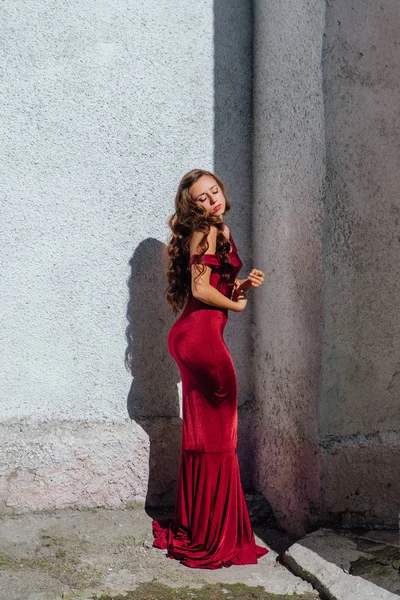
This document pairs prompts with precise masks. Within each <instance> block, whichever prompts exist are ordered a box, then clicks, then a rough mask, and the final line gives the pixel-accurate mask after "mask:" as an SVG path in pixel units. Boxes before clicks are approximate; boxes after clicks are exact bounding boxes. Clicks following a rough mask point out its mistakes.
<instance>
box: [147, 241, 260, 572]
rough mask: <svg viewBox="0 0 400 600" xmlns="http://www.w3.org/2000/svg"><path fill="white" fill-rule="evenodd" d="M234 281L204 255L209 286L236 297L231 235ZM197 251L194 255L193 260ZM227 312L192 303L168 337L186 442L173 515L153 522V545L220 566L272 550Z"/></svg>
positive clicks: (193, 562)
mask: <svg viewBox="0 0 400 600" xmlns="http://www.w3.org/2000/svg"><path fill="white" fill-rule="evenodd" d="M229 241H230V243H231V251H230V253H229V258H230V261H231V263H232V265H233V266H234V270H233V272H232V274H231V276H230V281H228V282H226V281H223V280H222V279H221V277H220V273H219V259H218V257H217V255H215V254H205V255H203V257H201V262H204V264H206V265H208V266H210V267H211V275H210V283H211V285H212V286H214V287H215V288H217V289H218V290H219V291H220V292H221V293H223V294H224V295H226V296H227V297H230V295H231V291H232V286H233V282H234V280H235V278H236V277H237V275H238V273H239V271H240V269H241V267H242V261H241V260H240V258H239V255H238V253H237V249H236V245H235V242H234V241H233V238H232V235H230V237H229ZM198 260H199V255H195V254H193V255H192V256H191V257H190V263H189V264H190V265H191V264H193V262H196V261H198ZM227 319H228V310H227V309H221V308H219V307H214V306H211V305H209V304H205V303H204V302H201V301H200V300H198V299H197V298H194V297H193V295H192V294H191V292H189V296H188V300H187V303H186V305H185V308H184V310H183V312H182V313H181V315H180V317H179V318H178V319H177V320H176V321H175V323H174V325H173V326H172V328H171V330H170V333H169V336H168V348H169V352H170V353H171V355H172V357H173V358H174V359H175V361H176V362H177V364H178V367H179V370H180V373H181V379H182V447H181V458H180V468H179V479H178V489H177V499H176V506H175V513H174V517H173V518H172V519H159V520H153V521H152V528H153V534H154V537H155V539H154V542H153V546H155V547H157V548H162V549H167V555H166V556H167V557H168V558H173V559H176V560H179V561H180V562H181V563H182V564H184V565H185V566H188V567H194V568H200V569H219V568H222V567H224V566H225V567H230V566H231V565H245V564H256V563H257V559H258V558H260V557H261V556H263V555H265V554H267V552H268V549H267V548H264V547H262V546H258V545H256V543H255V538H254V533H253V530H252V527H251V523H250V518H249V513H248V509H247V505H246V500H245V497H244V493H243V488H242V485H241V479H240V471H239V462H238V456H237V430H238V393H237V381H236V373H235V368H234V365H233V362H232V358H231V355H230V353H229V351H228V348H227V346H226V344H225V341H224V338H223V332H224V328H225V325H226V323H227Z"/></svg>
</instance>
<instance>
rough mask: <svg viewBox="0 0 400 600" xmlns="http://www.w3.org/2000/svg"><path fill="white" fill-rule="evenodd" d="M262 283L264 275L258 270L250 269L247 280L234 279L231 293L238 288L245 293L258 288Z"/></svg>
mask: <svg viewBox="0 0 400 600" xmlns="http://www.w3.org/2000/svg"><path fill="white" fill-rule="evenodd" d="M263 281H264V273H263V272H262V271H260V270H259V269H252V270H251V271H250V273H249V274H248V276H247V279H235V283H234V288H233V289H234V292H233V293H235V291H236V289H239V288H241V289H242V290H243V292H245V293H246V292H247V291H248V290H251V289H254V288H258V287H260V285H261V284H262V282H263Z"/></svg>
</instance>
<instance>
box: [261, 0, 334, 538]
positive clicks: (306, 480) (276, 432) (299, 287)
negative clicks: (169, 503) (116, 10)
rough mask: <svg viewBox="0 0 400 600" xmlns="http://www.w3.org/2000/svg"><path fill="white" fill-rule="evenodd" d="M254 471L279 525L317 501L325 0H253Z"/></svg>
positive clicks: (302, 523)
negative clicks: (259, 274) (259, 282)
mask: <svg viewBox="0 0 400 600" xmlns="http://www.w3.org/2000/svg"><path fill="white" fill-rule="evenodd" d="M255 13H256V15H257V18H256V19H255V29H254V36H255V39H254V73H255V81H254V160H253V165H254V170H253V175H254V214H253V240H254V263H255V266H257V267H259V268H261V269H262V270H263V271H264V272H265V283H264V284H263V286H262V287H261V288H260V289H259V290H257V291H256V292H255V296H254V299H255V303H254V308H255V313H254V321H255V324H254V328H253V334H254V348H255V354H254V378H255V382H256V405H255V430H254V431H255V440H254V442H255V446H254V479H255V484H256V486H257V489H258V490H260V491H261V492H262V493H263V494H264V495H265V497H266V498H267V500H268V501H269V502H270V504H271V507H272V509H273V511H274V513H275V516H276V517H277V519H278V521H279V522H280V523H281V525H282V526H283V527H285V528H287V529H288V530H291V531H293V532H295V533H302V532H303V531H304V530H305V529H307V528H309V527H310V526H312V523H313V521H314V520H315V518H316V516H317V513H318V509H319V497H320V489H319V486H320V481H319V454H318V430H317V413H318V401H319V374H320V360H321V324H322V320H321V315H322V260H321V258H322V248H321V241H320V233H321V220H322V207H321V196H322V185H323V179H324V150H325V149H324V126H323V99H322V79H321V46H322V33H323V26H324V3H323V2H321V1H320V0H312V1H302V2H298V1H290V0H288V1H283V2H279V3H277V2H271V1H270V0H256V2H255Z"/></svg>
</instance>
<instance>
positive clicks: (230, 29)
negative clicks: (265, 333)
mask: <svg viewBox="0 0 400 600" xmlns="http://www.w3.org/2000/svg"><path fill="white" fill-rule="evenodd" d="M213 10H214V9H213V3H212V2H211V1H210V0H200V1H198V2H189V3H188V2H186V1H184V0H179V1H176V2H174V3H173V4H171V3H170V2H167V1H165V0H161V1H160V0H157V2H155V1H154V2H153V1H151V0H150V1H149V0H146V2H144V1H143V0H142V1H136V2H134V3H132V2H125V1H124V0H85V1H84V2H68V3H54V2H50V1H49V0H27V1H25V2H22V1H20V0H16V1H15V2H13V3H9V4H4V5H3V6H2V19H1V25H0V27H1V38H2V43H3V59H2V71H3V72H2V78H3V80H2V81H3V93H2V110H1V115H0V132H1V139H2V144H1V150H0V152H1V156H0V178H1V181H2V186H3V192H4V196H3V198H2V201H1V209H2V219H1V234H2V245H1V248H0V253H1V254H0V259H1V265H2V277H1V282H0V285H1V288H2V289H1V310H0V315H1V321H2V322H1V328H2V331H3V336H4V337H3V343H2V344H1V357H0V362H1V365H2V374H1V384H0V393H1V404H2V422H3V425H4V426H3V427H2V428H1V432H0V436H1V438H0V444H1V447H2V449H3V450H4V451H5V452H4V454H3V456H4V457H5V460H3V461H2V463H1V465H0V479H1V487H0V489H1V492H0V494H1V496H0V502H1V503H2V505H1V510H3V511H5V512H12V511H14V510H15V511H23V510H25V509H26V510H27V509H33V508H41V507H50V506H65V505H69V504H77V505H82V504H83V505H89V506H90V505H93V504H104V505H112V506H116V505H118V502H121V503H125V502H127V501H129V500H137V499H144V498H145V497H146V498H147V500H148V502H149V503H153V504H158V503H162V504H172V503H173V502H174V500H175V484H176V477H177V472H178V466H179V464H178V461H179V443H180V440H179V435H180V409H179V376H178V375H179V374H178V373H177V370H176V368H175V365H174V363H173V361H172V358H171V357H170V356H169V354H168V350H167V344H166V339H167V334H168V330H169V328H170V326H171V325H172V323H173V320H174V317H173V315H172V313H171V312H170V311H169V309H168V307H167V305H166V303H165V301H164V299H163V292H164V289H165V281H164V279H163V268H164V264H163V249H164V246H165V242H166V240H167V237H168V235H169V230H168V226H167V222H166V221H167V217H168V216H169V215H170V214H171V213H172V211H173V200H174V195H175V191H176V187H177V184H178V182H179V179H180V178H181V176H182V175H183V173H185V172H186V171H187V170H189V169H191V168H194V167H201V168H207V169H211V170H213V168H215V170H216V171H217V173H218V174H219V175H220V176H221V177H222V178H223V179H224V180H225V181H226V183H227V185H228V192H229V194H230V197H231V199H232V200H233V203H234V207H235V208H234V210H233V212H232V215H231V216H229V219H227V222H228V223H229V225H230V226H231V228H232V231H233V233H234V235H235V241H236V242H237V244H238V247H239V250H240V251H241V255H242V257H243V260H244V262H246V263H248V260H249V251H250V235H249V227H250V212H249V210H250V208H249V207H250V202H249V195H250V191H251V190H250V189H249V182H250V158H251V157H250V144H249V138H250V136H249V131H250V126H249V123H250V119H251V104H250V100H251V90H250V87H249V85H248V81H249V80H251V64H250V57H251V28H250V24H251V18H250V12H249V4H248V3H244V4H243V3H241V2H239V0H238V1H237V2H236V3H231V4H230V5H229V6H227V7H225V9H224V10H223V9H222V7H220V11H221V12H220V13H219V18H218V20H217V21H216V17H215V14H214V12H213ZM224 19H225V21H224ZM239 23H241V29H240V28H239ZM217 26H218V27H217ZM216 58H217V59H218V60H217V61H216ZM235 68H237V69H238V71H237V76H236V77H232V74H234V73H235ZM217 69H218V70H217ZM224 98H225V102H224ZM244 131H245V132H247V133H246V135H243V132H244ZM224 136H225V137H224ZM231 148H232V149H234V151H232V152H231V154H229V151H230V149H231ZM226 153H228V154H226ZM239 162H240V164H239ZM239 174H240V176H239ZM240 207H242V208H240ZM243 207H244V208H243ZM244 217H245V218H244ZM235 223H237V225H236V226H235ZM239 224H240V227H239ZM235 317H236V315H235V316H234V318H235ZM246 319H247V321H246ZM249 322H250V315H249V314H248V315H247V316H246V317H244V319H242V320H241V321H240V320H239V318H237V319H236V320H233V321H232V323H229V330H228V331H227V336H226V339H227V343H228V345H230V346H232V349H233V356H234V360H235V363H236V364H237V365H238V377H239V383H240V398H241V403H242V404H246V403H247V402H248V401H249V399H250V398H251V389H250V390H249V376H248V375H249V370H248V369H249V365H248V364H247V363H246V361H245V356H246V355H247V350H248V344H249V340H248V339H247V340H246V335H247V337H248V323H249ZM246 323H247V326H246ZM235 325H236V327H235ZM127 326H128V335H129V352H130V355H131V356H132V365H133V368H132V373H133V376H134V379H133V380H132V377H131V375H130V373H128V372H127V371H126V370H125V367H124V353H125V349H126V345H127V341H126V339H125V329H126V327H127ZM240 340H242V342H243V343H242V344H241V343H240ZM242 412H243V417H244V418H243V419H242V428H243V430H244V433H245V431H246V427H247V420H246V411H245V410H244V411H242ZM131 419H133V421H132V422H131ZM242 439H243V440H244V434H243V435H242ZM247 454H248V453H247V447H246V444H245V440H244V441H243V443H242V445H241V456H242V462H243V464H244V477H245V478H246V477H247V475H246V468H247V463H246V460H247ZM55 473H56V474H57V476H56V477H55ZM89 481H90V482H91V483H90V486H86V484H85V486H84V487H85V493H84V494H83V493H82V489H83V488H82V485H81V484H82V482H86V483H87V482H89ZM28 482H29V484H28ZM79 482H81V483H79ZM25 483H27V485H25Z"/></svg>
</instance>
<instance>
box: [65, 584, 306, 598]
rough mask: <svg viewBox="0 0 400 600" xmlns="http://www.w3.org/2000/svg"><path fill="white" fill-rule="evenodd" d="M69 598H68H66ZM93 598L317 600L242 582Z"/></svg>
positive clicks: (146, 588)
mask: <svg viewBox="0 0 400 600" xmlns="http://www.w3.org/2000/svg"><path fill="white" fill-rule="evenodd" d="M66 600H67V599H66ZM93 600H316V597H315V594H312V595H311V594H300V595H298V594H291V595H287V594H285V595H281V594H271V593H268V592H266V591H265V590H264V588H263V587H262V586H257V587H252V586H247V585H244V584H242V583H216V584H207V585H205V586H204V587H202V588H200V589H193V588H192V589H191V588H190V587H188V586H186V587H183V588H169V587H167V586H165V585H162V584H160V583H157V582H151V583H144V584H141V585H140V586H139V587H138V588H137V589H136V590H135V591H131V592H128V593H127V594H126V595H123V596H107V595H106V596H103V595H102V596H94V597H93Z"/></svg>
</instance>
